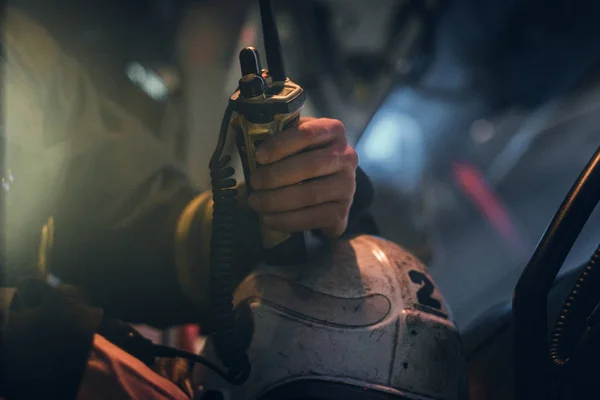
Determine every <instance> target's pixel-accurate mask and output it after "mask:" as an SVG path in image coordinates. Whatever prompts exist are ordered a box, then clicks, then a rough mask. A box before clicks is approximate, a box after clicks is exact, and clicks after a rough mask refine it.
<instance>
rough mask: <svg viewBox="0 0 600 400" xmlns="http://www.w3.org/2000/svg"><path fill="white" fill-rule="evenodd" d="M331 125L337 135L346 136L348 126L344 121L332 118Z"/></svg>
mask: <svg viewBox="0 0 600 400" xmlns="http://www.w3.org/2000/svg"><path fill="white" fill-rule="evenodd" d="M329 125H330V127H331V130H332V131H333V132H334V133H335V134H336V135H342V136H344V137H345V136H346V127H345V126H344V123H343V122H342V121H340V120H339V119H330V120H329Z"/></svg>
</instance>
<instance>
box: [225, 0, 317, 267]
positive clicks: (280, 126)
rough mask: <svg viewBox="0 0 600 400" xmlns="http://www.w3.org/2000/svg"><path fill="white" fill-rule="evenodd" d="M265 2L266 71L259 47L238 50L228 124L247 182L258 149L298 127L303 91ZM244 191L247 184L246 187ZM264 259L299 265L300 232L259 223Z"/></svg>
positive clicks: (302, 246)
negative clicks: (236, 85) (291, 76)
mask: <svg viewBox="0 0 600 400" xmlns="http://www.w3.org/2000/svg"><path fill="white" fill-rule="evenodd" d="M271 13H272V10H271V8H270V4H269V2H265V1H261V18H262V25H263V34H264V41H265V50H266V55H267V63H268V67H269V69H262V68H261V62H260V56H259V54H258V51H257V50H256V49H255V48H253V47H247V48H245V49H243V50H242V51H241V52H240V67H241V72H242V78H241V79H240V81H239V89H238V90H237V91H236V92H235V93H234V94H233V95H232V96H231V98H230V102H231V103H233V104H235V110H236V111H237V116H236V117H235V118H234V119H233V121H232V124H231V125H232V127H233V128H234V130H235V131H236V132H237V135H236V139H237V141H236V142H237V146H238V150H239V153H240V157H241V159H242V163H243V166H244V174H245V178H246V182H249V179H250V176H251V174H252V173H253V172H254V171H255V170H256V168H260V166H259V165H257V163H256V159H255V154H256V149H257V148H258V146H260V145H261V144H262V143H263V142H265V141H266V140H268V139H269V138H271V137H272V136H274V135H276V134H278V133H280V132H281V131H283V130H285V129H288V128H292V127H294V126H297V125H298V123H299V120H300V113H301V111H302V108H303V106H304V102H305V99H306V95H305V93H304V90H303V89H302V87H301V86H300V85H298V84H297V83H295V82H293V81H291V80H290V79H289V78H288V77H287V75H286V74H285V70H284V67H283V60H282V56H281V51H280V45H279V37H278V32H277V28H276V26H275V24H274V19H273V16H272V14H271ZM248 191H249V192H248V194H250V192H251V187H250V186H249V185H248ZM261 236H262V244H263V247H264V249H265V250H266V252H265V258H266V261H267V262H268V263H273V264H279V265H281V264H299V263H302V262H304V261H305V259H306V249H305V244H304V235H303V234H302V233H297V234H294V235H290V234H288V233H283V232H277V231H274V230H271V229H269V228H267V227H265V226H264V225H263V224H262V223H261Z"/></svg>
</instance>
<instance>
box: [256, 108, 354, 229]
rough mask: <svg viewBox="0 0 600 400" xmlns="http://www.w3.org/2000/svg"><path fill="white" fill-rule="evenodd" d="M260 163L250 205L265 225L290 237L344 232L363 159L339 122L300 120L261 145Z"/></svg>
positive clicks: (258, 156) (257, 153)
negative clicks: (317, 231) (306, 232)
mask: <svg viewBox="0 0 600 400" xmlns="http://www.w3.org/2000/svg"><path fill="white" fill-rule="evenodd" d="M256 162H257V164H260V168H257V169H256V170H255V171H254V173H253V174H252V175H251V177H250V185H251V187H252V189H253V193H252V194H251V195H250V197H249V199H248V202H249V204H250V206H251V207H252V208H253V209H254V210H255V211H256V212H257V213H258V214H259V215H260V216H261V220H262V222H263V224H264V225H266V226H267V227H269V228H271V229H274V230H276V231H280V232H288V233H293V232H300V231H308V230H320V231H321V232H322V233H323V234H324V235H325V236H326V237H328V238H336V237H338V236H340V235H341V234H342V233H344V231H345V230H346V226H347V223H348V214H349V211H350V206H351V205H352V198H353V196H354V191H355V189H356V181H355V174H356V168H357V165H358V156H357V155H356V152H355V151H354V149H353V148H352V147H351V146H350V145H349V144H348V140H347V138H346V131H345V129H344V125H343V124H342V123H341V122H340V121H338V120H334V119H328V118H307V117H305V118H301V119H300V124H299V125H298V126H297V127H294V128H289V129H286V130H284V131H282V132H281V133H279V134H277V135H274V136H273V137H272V138H270V139H268V140H267V141H266V142H264V143H262V144H261V145H260V146H259V147H258V149H257V150H256Z"/></svg>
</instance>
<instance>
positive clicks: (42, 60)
mask: <svg viewBox="0 0 600 400" xmlns="http://www.w3.org/2000/svg"><path fill="white" fill-rule="evenodd" d="M5 46H6V52H7V60H8V62H7V74H6V76H7V78H6V80H7V82H8V91H7V94H6V98H7V99H8V101H7V102H6V103H7V110H6V111H5V112H6V114H7V115H6V118H5V119H6V121H7V124H6V125H7V126H6V132H7V136H8V141H9V154H8V157H7V163H8V168H9V169H10V170H11V173H12V174H13V175H14V181H15V183H14V185H13V186H12V187H11V193H10V196H9V197H10V201H9V206H8V213H9V220H10V221H9V226H8V229H9V231H10V232H9V235H8V236H9V237H10V238H11V239H10V244H9V248H10V251H9V253H10V254H11V259H12V260H13V261H14V262H11V264H12V265H19V268H25V267H23V266H24V265H32V264H33V263H34V262H35V260H37V257H38V248H39V243H40V235H39V232H40V227H41V226H43V225H44V221H46V220H47V219H48V218H49V217H52V219H53V224H52V225H53V227H54V229H53V232H52V235H51V236H52V240H51V244H52V246H51V247H52V250H51V252H50V256H51V259H50V260H49V261H50V263H49V265H50V269H51V271H52V273H53V274H54V275H56V276H57V277H58V278H59V279H61V280H62V281H64V282H68V283H72V284H76V285H80V286H83V287H84V288H86V290H87V291H88V292H89V294H90V296H91V299H92V300H93V302H94V303H96V304H98V305H100V306H102V307H103V308H104V309H105V310H106V312H107V313H110V314H112V315H115V316H117V317H119V318H121V319H125V320H128V321H131V322H144V323H148V324H151V325H154V326H159V327H160V326H166V325H172V324H179V323H187V322H198V321H199V320H200V319H201V317H202V310H201V309H200V308H201V307H200V308H199V306H198V305H197V304H195V303H192V302H191V301H190V300H189V298H188V297H186V296H185V294H184V293H183V292H182V290H181V285H180V284H179V273H178V271H177V268H176V265H175V259H176V255H175V248H176V245H175V243H176V240H175V239H176V233H177V232H176V231H177V225H178V223H179V220H180V217H181V214H182V212H183V211H184V210H185V209H186V207H188V205H189V204H190V203H191V202H192V201H193V200H194V199H195V198H196V197H197V196H198V195H199V191H198V190H197V189H195V188H194V187H193V186H192V185H191V184H190V182H189V181H188V179H187V177H186V175H185V174H184V173H183V172H182V170H181V168H180V167H179V166H178V165H176V164H175V163H173V162H172V160H171V159H170V158H169V155H168V152H167V150H166V149H165V148H164V147H163V146H162V145H161V143H160V142H159V141H157V140H156V139H154V137H153V136H152V135H151V134H150V133H149V132H147V131H146V130H145V129H144V128H143V127H142V126H141V124H139V123H138V122H136V121H135V120H134V119H132V118H130V117H129V116H128V115H127V114H126V113H125V112H124V110H122V109H120V108H119V107H117V106H116V105H115V104H112V103H111V102H109V101H107V100H106V99H103V98H101V97H99V96H98V94H97V91H96V90H95V88H94V87H93V85H92V83H91V81H90V79H89V77H88V76H87V75H86V73H85V72H84V71H83V70H82V68H81V67H80V65H79V64H78V63H77V62H76V61H75V60H73V59H72V58H70V57H68V56H67V55H66V54H64V53H63V52H62V51H61V50H60V48H59V47H58V46H57V44H56V43H55V42H54V41H53V40H52V39H51V37H50V36H48V34H47V32H45V31H44V30H43V29H42V28H41V27H40V26H39V25H37V24H35V23H34V22H32V21H31V20H29V19H27V18H26V17H24V16H23V15H21V14H18V13H16V12H9V14H8V19H7V27H6V28H5ZM188 233H189V232H183V233H181V232H180V235H179V236H188ZM197 233H198V232H197ZM194 237H195V240H197V241H198V246H199V247H200V243H201V240H202V238H201V237H199V236H198V235H197V234H196V235H195V236H194ZM13 275H14V276H18V271H13Z"/></svg>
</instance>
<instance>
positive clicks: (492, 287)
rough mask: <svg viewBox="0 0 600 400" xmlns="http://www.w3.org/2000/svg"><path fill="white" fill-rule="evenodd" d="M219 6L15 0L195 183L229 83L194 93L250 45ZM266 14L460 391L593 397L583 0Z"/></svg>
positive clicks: (249, 25)
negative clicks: (339, 146) (431, 298)
mask: <svg viewBox="0 0 600 400" xmlns="http://www.w3.org/2000/svg"><path fill="white" fill-rule="evenodd" d="M228 3H231V2H223V3H220V2H210V1H208V2H203V1H191V0H190V1H186V0H152V1H151V0H147V1H141V0H140V1H138V0H88V1H85V2H82V1H76V0H45V1H37V0H19V1H17V0H15V6H16V7H19V8H22V9H23V10H25V11H26V12H27V13H29V14H30V15H32V16H33V17H34V18H36V19H38V20H39V21H41V22H42V23H43V24H44V25H45V26H46V27H47V28H48V29H49V30H50V31H51V32H52V33H53V34H54V35H55V36H56V37H57V39H58V40H59V42H60V43H61V44H62V45H63V46H64V47H65V49H67V51H69V52H70V53H72V54H73V55H74V56H75V57H77V58H78V59H80V60H81V61H82V62H83V63H84V64H85V65H86V66H87V67H88V68H89V70H90V71H91V74H92V76H93V78H94V79H95V80H96V81H97V82H98V83H99V87H101V88H102V89H103V90H105V91H106V95H107V96H109V97H110V98H111V99H113V100H114V101H117V102H119V103H120V104H122V105H124V106H125V107H126V108H127V109H128V110H129V111H131V112H132V113H133V114H134V115H136V116H137V117H138V118H139V119H140V120H141V121H142V122H143V123H144V124H146V125H147V126H148V127H149V128H150V129H151V130H152V131H153V132H154V133H155V134H156V135H157V136H158V137H160V138H161V139H162V140H164V142H165V143H166V144H167V145H168V146H170V147H171V148H172V150H173V153H174V154H175V155H176V156H177V157H178V158H179V160H180V161H181V162H182V163H183V164H185V165H186V166H188V167H190V168H191V169H192V170H194V171H196V173H197V176H196V178H197V181H198V184H199V185H206V180H207V176H208V172H207V171H206V167H203V168H200V167H198V165H202V166H203V165H204V164H203V161H202V160H203V159H207V155H208V154H209V153H210V152H212V149H213V148H214V142H211V140H213V139H206V140H204V141H202V140H199V139H198V137H201V136H202V133H204V136H205V137H206V136H209V135H208V134H206V132H217V130H218V126H219V122H220V121H219V119H220V115H221V113H222V110H223V109H224V108H225V103H224V102H225V100H226V99H227V95H226V93H228V92H229V91H230V86H232V85H235V79H234V80H233V81H232V82H233V83H231V84H230V85H229V86H228V87H227V88H223V87H219V85H217V86H214V87H213V86H211V85H214V82H219V83H221V82H223V81H231V78H228V77H229V76H230V75H232V74H231V73H229V72H228V71H231V70H232V69H235V68H237V66H235V65H234V66H233V67H232V63H233V61H232V60H233V59H234V58H235V54H237V49H238V48H241V47H242V46H241V45H240V44H241V43H243V44H244V45H246V44H248V43H253V44H256V46H257V47H259V48H260V43H259V41H260V40H259V37H260V34H259V33H257V32H258V31H259V30H260V27H259V26H258V25H259V24H258V21H257V14H256V10H255V9H254V7H253V6H252V2H250V1H240V2H239V7H231V6H230V4H228ZM275 11H276V14H277V21H278V24H279V29H280V34H281V42H282V47H283V50H284V57H285V60H286V63H287V65H288V69H289V72H290V75H293V76H294V77H295V79H296V80H297V81H298V82H299V83H300V84H301V85H302V86H303V87H304V88H305V90H306V92H307V93H308V103H309V106H307V109H308V110H309V112H308V113H309V114H311V115H314V116H328V117H333V118H338V119H340V120H342V121H343V122H344V124H345V125H346V129H347V131H348V134H349V136H350V138H351V140H352V141H353V144H354V145H355V147H356V149H357V151H358V153H359V156H360V165H361V166H362V168H363V169H364V170H365V171H366V172H367V174H368V175H369V176H370V178H371V180H372V181H373V184H374V186H375V189H376V197H375V200H374V204H373V207H372V217H373V220H374V222H375V225H376V226H377V230H378V232H379V235H380V236H382V237H384V238H386V239H389V240H391V241H393V242H396V243H398V244H400V245H401V246H403V247H405V248H407V249H408V250H410V251H411V252H412V253H414V254H415V255H416V256H417V257H418V258H419V259H421V260H422V261H423V262H424V263H425V264H426V265H427V267H428V268H429V270H430V272H431V274H432V275H433V277H434V278H435V280H436V282H437V284H438V285H439V286H440V288H441V291H442V293H443V294H444V296H445V299H446V301H447V302H448V303H449V305H450V308H451V310H452V313H453V318H454V321H455V323H456V325H457V326H458V328H459V331H460V334H461V336H462V340H463V343H464V347H465V352H466V355H467V358H468V366H469V390H470V398H471V399H474V400H477V399H485V400H495V399H498V400H500V399H502V400H507V399H513V398H514V399H533V398H540V399H542V398H544V399H545V398H548V399H571V398H573V399H574V398H594V397H596V396H597V393H598V391H600V388H598V387H596V384H595V380H594V377H595V374H596V373H597V371H598V369H597V367H596V365H595V363H594V361H593V360H594V359H595V357H597V355H598V351H599V350H600V348H599V347H598V346H599V344H600V340H598V339H597V338H596V340H595V341H594V340H592V339H594V335H597V333H596V329H595V324H594V321H595V319H596V318H595V316H596V314H597V312H596V311H597V309H596V306H597V305H598V303H599V302H600V297H599V295H598V293H600V292H599V290H598V289H599V288H598V286H597V285H600V282H596V281H597V280H598V277H597V275H598V273H599V271H598V266H597V258H598V256H600V252H599V251H598V250H596V248H597V245H598V241H599V238H600V231H599V230H598V226H599V225H598V223H597V221H598V218H599V217H600V214H598V210H596V211H595V212H594V208H595V205H596V203H597V201H598V200H600V160H599V157H600V156H599V155H598V153H597V150H598V148H599V147H600V131H599V128H598V127H599V126H600V112H599V111H600V68H599V67H600V24H598V18H599V17H600V3H599V2H595V1H587V0H575V1H566V0H547V1H541V0H533V1H527V2H525V1H500V0H483V1H482V0H480V1H474V0H427V1H425V0H423V1H415V0H403V1H394V0H377V1H369V2H364V1H362V0H344V1H341V0H339V1H338V0H303V1H301V2H300V1H293V0H289V1H278V2H276V4H275ZM202 22H204V24H203V23H202ZM181 26H184V28H183V31H184V32H186V33H185V35H183V38H182V34H181V31H182V29H181ZM198 38H200V39H198ZM215 41H218V43H219V45H218V46H217V45H216V44H215ZM186 46H187V47H186ZM215 46H216V47H217V48H216V49H215ZM186 49H187V50H186ZM182 54H184V56H182ZM232 55H233V56H232ZM233 75H235V74H233ZM211 82H213V83H211ZM152 84H154V85H155V86H152ZM156 85H158V89H156ZM221 86H222V85H221ZM153 88H154V89H153ZM198 88H202V90H203V93H206V92H207V91H213V92H214V98H217V99H222V100H223V101H222V102H220V101H213V100H212V99H207V98H205V97H202V96H199V95H197V94H196V92H195V90H197V89H198ZM190 109H202V111H199V112H198V113H195V114H194V115H191V114H190ZM210 116H212V118H209V117H210ZM215 116H217V117H216V118H215ZM178 117H183V120H185V121H186V124H185V125H186V126H181V124H178V123H176V122H173V121H175V120H177V119H178ZM199 121H202V122H199ZM211 135H212V136H216V134H211ZM214 140H216V139H214ZM590 160H592V161H590ZM586 168H587V169H586ZM582 171H587V172H586V173H582ZM575 182H578V183H577V184H575V186H574V183H575ZM568 193H570V194H569V196H570V197H569V196H567V194H568ZM565 196H567V201H565V202H564V203H563V201H564V200H565ZM561 205H562V206H561ZM561 207H562V208H561ZM557 210H559V212H558V213H557ZM555 215H556V218H555V219H554V220H553V217H554V216H555ZM588 217H589V221H588ZM550 221H554V222H553V223H552V224H551V225H550V228H548V226H549V225H548V224H549V223H550ZM586 221H587V224H586ZM547 228H548V229H547ZM544 235H545V236H544ZM541 237H543V239H542V240H541V241H539V239H540V238H541ZM538 241H539V242H538ZM594 251H596V252H594ZM563 264H564V267H563ZM526 266H527V267H526ZM561 267H562V268H561ZM518 282H519V283H518ZM576 285H577V286H576ZM515 287H517V295H515V297H513V293H514V291H515ZM574 287H575V289H573V288H574ZM577 293H579V295H578V294H577ZM574 299H575V300H577V299H579V300H578V301H575V300H574ZM565 302H566V303H565ZM588 316H589V318H588ZM556 321H558V325H557V328H555V327H554V326H555V323H556ZM565 321H566V322H565ZM561 324H563V325H564V324H568V325H569V329H564V332H566V333H565V334H564V335H562V336H560V335H559V336H560V338H559V339H556V334H557V333H556V332H557V331H556V330H557V329H558V331H559V332H560V331H561V329H562V328H561V327H562V325H561ZM584 332H585V335H584ZM582 336H583V339H581V338H582ZM557 340H558V341H559V343H558V344H557ZM577 346H579V347H577ZM575 355H577V356H579V357H575Z"/></svg>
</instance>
